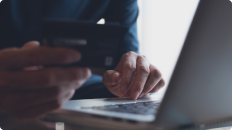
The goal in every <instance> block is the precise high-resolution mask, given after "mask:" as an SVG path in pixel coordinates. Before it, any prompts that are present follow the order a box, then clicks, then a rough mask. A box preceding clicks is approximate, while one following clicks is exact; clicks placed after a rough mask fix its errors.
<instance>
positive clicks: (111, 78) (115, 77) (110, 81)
mask: <svg viewBox="0 0 232 130" xmlns="http://www.w3.org/2000/svg"><path fill="white" fill-rule="evenodd" d="M102 81H103V83H104V84H105V85H106V86H107V87H111V86H114V85H117V84H119V82H120V81H121V78H120V73H119V72H117V71H114V70H108V71H106V72H105V73H104V75H103V78H102Z"/></svg>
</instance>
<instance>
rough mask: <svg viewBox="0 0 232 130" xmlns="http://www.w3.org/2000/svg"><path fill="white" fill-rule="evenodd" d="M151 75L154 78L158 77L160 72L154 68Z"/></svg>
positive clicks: (160, 75)
mask: <svg viewBox="0 0 232 130" xmlns="http://www.w3.org/2000/svg"><path fill="white" fill-rule="evenodd" d="M153 77H154V78H155V79H160V78H161V77H162V74H161V73H160V71H159V70H157V69H156V70H154V71H153Z"/></svg>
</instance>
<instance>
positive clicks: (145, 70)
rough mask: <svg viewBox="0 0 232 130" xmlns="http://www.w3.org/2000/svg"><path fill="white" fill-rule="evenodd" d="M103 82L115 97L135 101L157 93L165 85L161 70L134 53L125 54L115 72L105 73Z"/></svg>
mask: <svg viewBox="0 0 232 130" xmlns="http://www.w3.org/2000/svg"><path fill="white" fill-rule="evenodd" d="M102 81H103V83H104V84H105V85H106V87H107V88H108V90H109V91H110V92H111V93H113V94H114V95H116V96H118V97H131V98H132V99H134V100H136V99H137V98H140V97H143V96H146V95H149V94H150V93H155V92H157V91H158V90H159V89H160V88H162V87H163V86H164V84H165V82H164V80H163V78H162V76H161V73H160V72H159V70H158V69H157V68H156V67H155V66H154V65H152V64H150V63H149V62H148V59H147V58H146V57H145V56H141V55H138V54H136V53H134V52H128V53H126V54H124V55H123V56H122V58H121V60H120V62H119V64H118V66H117V67H116V68H115V69H114V70H108V71H107V72H105V74H104V76H103V80H102Z"/></svg>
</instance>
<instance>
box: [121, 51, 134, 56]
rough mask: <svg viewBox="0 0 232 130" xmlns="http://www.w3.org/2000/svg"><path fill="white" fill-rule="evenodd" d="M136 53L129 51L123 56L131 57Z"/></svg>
mask: <svg viewBox="0 0 232 130" xmlns="http://www.w3.org/2000/svg"><path fill="white" fill-rule="evenodd" d="M135 54H136V53H135V52H133V51H129V52H127V53H125V54H124V55H123V57H131V56H133V55H135Z"/></svg>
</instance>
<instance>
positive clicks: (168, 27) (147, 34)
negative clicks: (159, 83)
mask: <svg viewBox="0 0 232 130" xmlns="http://www.w3.org/2000/svg"><path fill="white" fill-rule="evenodd" d="M199 1H200V0H138V4H139V8H140V15H139V18H138V37H139V41H140V54H142V55H146V56H147V57H148V59H149V61H150V62H151V63H152V64H154V65H155V66H156V67H157V68H158V69H159V70H160V71H161V72H162V75H163V78H164V80H165V81H166V85H165V87H164V88H163V89H161V90H160V91H159V92H158V93H156V94H159V95H163V94H164V92H165V90H166V88H167V85H168V82H169V80H170V78H171V74H172V71H173V70H174V67H175V63H176V61H177V59H178V56H179V54H180V51H181V48H182V46H183V43H184V41H185V37H186V36H187V33H188V29H189V27H190V25H191V22H192V19H193V17H194V14H195V12H196V9H197V6H198V3H199Z"/></svg>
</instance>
